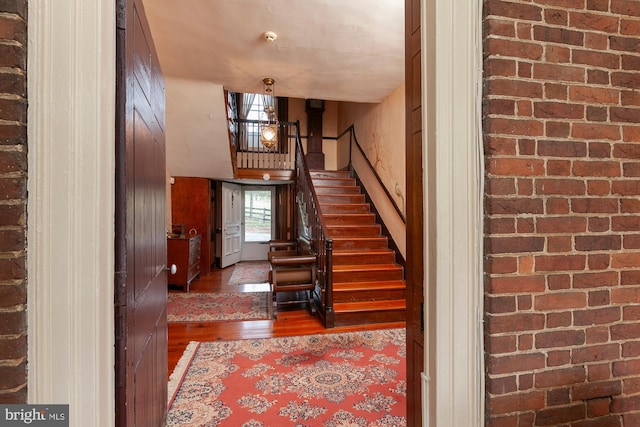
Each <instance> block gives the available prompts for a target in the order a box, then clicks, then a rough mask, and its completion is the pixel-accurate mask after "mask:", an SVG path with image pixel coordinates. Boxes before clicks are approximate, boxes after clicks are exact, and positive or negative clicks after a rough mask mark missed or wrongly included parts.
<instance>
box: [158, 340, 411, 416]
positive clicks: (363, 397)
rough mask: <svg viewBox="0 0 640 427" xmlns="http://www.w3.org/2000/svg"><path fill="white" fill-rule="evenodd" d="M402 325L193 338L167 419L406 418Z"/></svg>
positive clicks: (173, 380)
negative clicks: (323, 332) (223, 338)
mask: <svg viewBox="0 0 640 427" xmlns="http://www.w3.org/2000/svg"><path fill="white" fill-rule="evenodd" d="M405 360H406V351H405V331H404V329H386V330H375V331H364V332H349V333H340V334H327V335H311V336H302V337H282V338H270V339H259V340H241V341H216V342H202V343H191V344H190V345H189V346H188V348H187V350H186V351H185V353H184V354H183V356H182V359H181V360H180V362H179V363H178V365H177V366H176V369H175V370H174V373H173V374H172V376H171V381H170V387H169V396H168V398H169V413H168V416H167V424H166V425H167V426H183V425H189V426H247V427H258V426H262V427H266V426H326V427H337V426H354V427H356V426H374V427H382V426H394V427H399V426H405V425H406V406H405V405H406V373H405Z"/></svg>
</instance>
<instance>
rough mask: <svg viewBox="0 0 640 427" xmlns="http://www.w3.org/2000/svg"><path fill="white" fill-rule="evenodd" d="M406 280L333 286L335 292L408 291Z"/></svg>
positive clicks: (337, 284)
mask: <svg viewBox="0 0 640 427" xmlns="http://www.w3.org/2000/svg"><path fill="white" fill-rule="evenodd" d="M406 287H407V283H406V282H405V281H404V280H381V281H378V282H337V283H334V284H333V290H334V292H340V291H356V290H366V289H370V290H374V289H406Z"/></svg>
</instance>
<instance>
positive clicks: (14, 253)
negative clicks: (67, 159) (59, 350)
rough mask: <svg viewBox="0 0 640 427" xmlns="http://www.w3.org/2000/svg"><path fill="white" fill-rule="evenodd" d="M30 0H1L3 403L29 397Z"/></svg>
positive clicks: (0, 344) (0, 396) (0, 393)
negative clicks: (28, 125)
mask: <svg viewBox="0 0 640 427" xmlns="http://www.w3.org/2000/svg"><path fill="white" fill-rule="evenodd" d="M26 14H27V0H0V403H24V402H26V396H27V388H26V381H27V380H26V378H27V372H26V371H27V368H26V356H27V322H26V311H25V309H26V294H27V289H26V251H25V247H26V230H27V226H26V206H27V189H26V188H27V187H26V180H27V130H26V121H27V116H26V114H27V100H26V82H27V76H26V65H27V24H26V18H27V15H26Z"/></svg>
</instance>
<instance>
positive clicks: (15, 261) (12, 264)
mask: <svg viewBox="0 0 640 427" xmlns="http://www.w3.org/2000/svg"><path fill="white" fill-rule="evenodd" d="M25 277H26V260H25V258H24V256H17V257H12V258H0V281H14V280H23V279H25Z"/></svg>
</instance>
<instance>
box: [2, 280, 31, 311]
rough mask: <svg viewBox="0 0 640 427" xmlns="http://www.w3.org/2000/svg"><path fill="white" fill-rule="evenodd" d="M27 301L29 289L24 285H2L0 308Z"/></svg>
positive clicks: (22, 303)
mask: <svg viewBox="0 0 640 427" xmlns="http://www.w3.org/2000/svg"><path fill="white" fill-rule="evenodd" d="M26 303H27V289H26V287H25V286H23V285H8V284H7V285H0V308H6V307H13V306H17V305H24V304H26Z"/></svg>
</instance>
